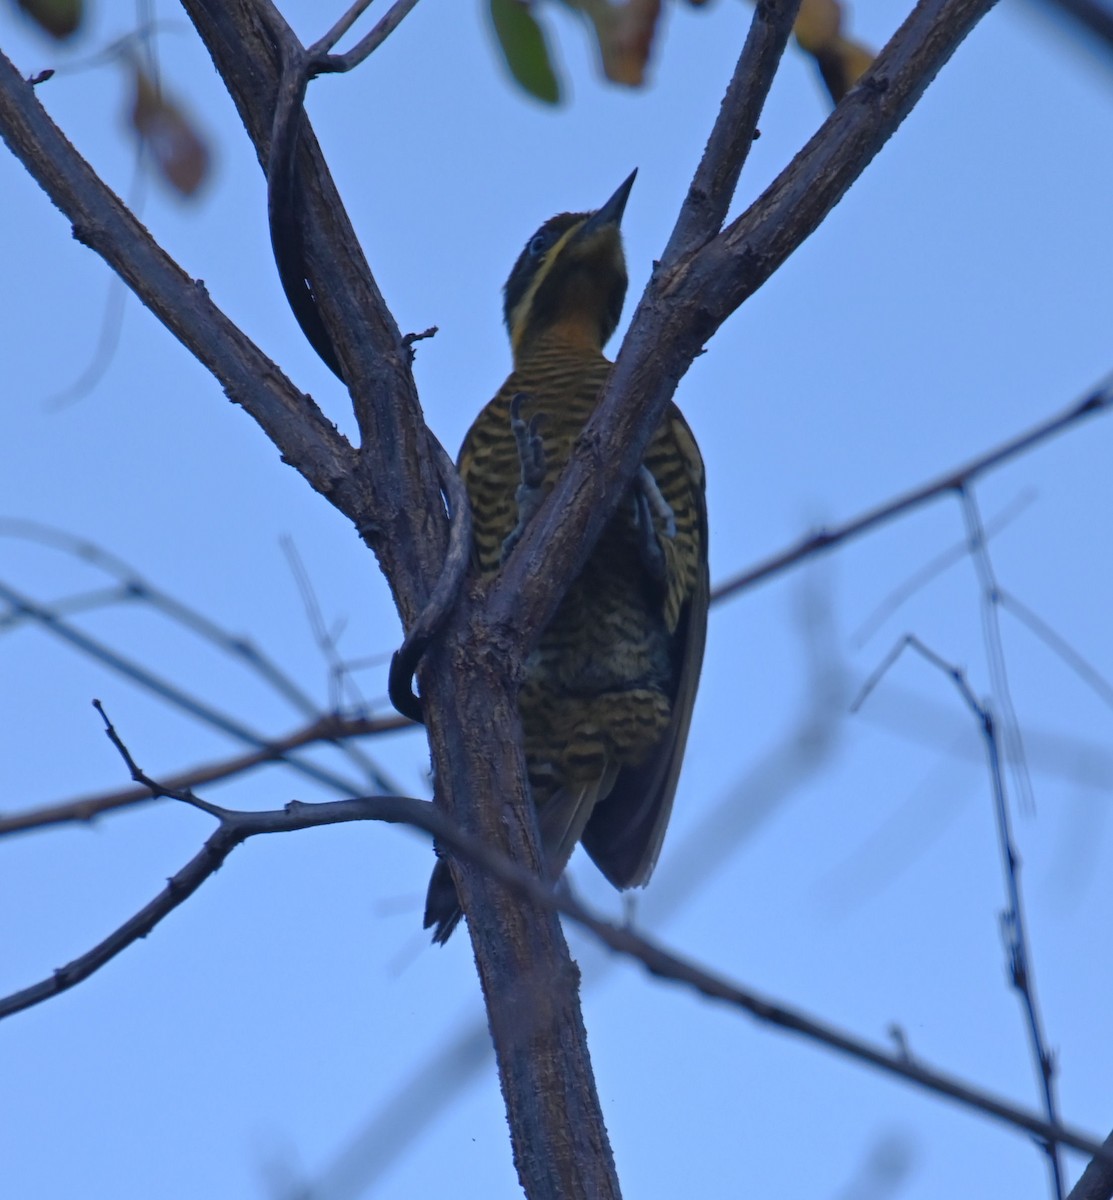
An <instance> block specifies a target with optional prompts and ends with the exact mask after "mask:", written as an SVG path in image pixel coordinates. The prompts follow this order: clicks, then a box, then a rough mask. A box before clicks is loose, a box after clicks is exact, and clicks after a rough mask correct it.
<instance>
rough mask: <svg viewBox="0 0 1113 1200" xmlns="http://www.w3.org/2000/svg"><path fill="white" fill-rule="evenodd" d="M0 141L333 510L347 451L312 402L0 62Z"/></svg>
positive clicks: (346, 469)
mask: <svg viewBox="0 0 1113 1200" xmlns="http://www.w3.org/2000/svg"><path fill="white" fill-rule="evenodd" d="M0 136H3V138H4V141H5V142H6V143H7V145H8V147H9V149H10V150H11V152H12V153H13V154H14V155H15V156H16V157H17V158H18V159H19V160H20V162H22V163H23V165H24V166H25V167H26V169H27V170H28V172H29V173H30V174H31V175H32V177H33V178H34V179H35V180H36V181H37V182H38V184H39V185H40V186H41V187H42V189H43V190H44V191H45V192H46V193H47V195H48V196H49V197H50V198H51V200H53V201H54V203H55V204H56V205H57V206H58V207H59V208H60V209H61V210H62V212H63V213H65V215H66V216H67V217H68V218H69V219H70V221H72V223H73V231H74V237H75V238H76V239H77V240H78V241H80V242H82V243H83V244H84V245H87V246H89V247H90V248H91V249H93V250H95V251H96V253H97V254H99V255H100V256H101V257H102V258H103V259H104V260H105V262H107V263H108V265H109V266H110V267H112V269H113V270H114V271H116V272H117V274H118V275H120V277H121V278H122V279H123V280H124V282H125V283H127V285H128V286H129V287H130V288H131V289H132V291H133V292H135V294H136V295H137V296H138V297H139V299H140V300H142V301H143V303H144V304H145V305H146V306H147V307H148V308H149V309H151V311H152V312H153V313H154V314H155V316H157V317H158V318H159V320H160V321H162V323H163V324H164V325H165V326H166V327H167V329H169V330H170V332H171V333H173V334H174V336H175V337H176V338H178V340H179V341H180V342H181V343H182V344H183V345H184V346H185V347H186V349H187V350H188V351H189V352H190V353H191V354H192V355H193V356H194V357H195V358H197V360H198V361H199V362H201V363H203V364H204V365H205V366H206V367H207V368H208V369H209V371H211V372H212V374H213V375H214V376H215V377H216V379H217V380H218V381H219V382H220V384H221V386H222V387H223V388H224V390H225V392H226V393H227V394H228V397H229V399H231V400H232V401H233V402H234V403H236V404H239V405H241V406H242V407H243V408H244V409H245V410H246V411H247V412H248V413H249V414H250V415H251V416H252V417H253V418H254V419H255V420H256V421H257V422H258V423H259V425H261V426H262V428H263V430H264V432H265V433H266V434H267V436H268V437H269V438H270V439H271V441H272V442H273V443H274V444H275V446H276V447H277V448H278V449H279V451H280V452H281V454H282V457H283V459H284V460H285V461H287V462H288V463H290V464H291V465H292V466H294V467H296V468H297V470H298V471H299V472H300V473H301V474H302V475H304V476H305V478H306V480H307V481H308V482H309V483H310V485H311V486H312V487H313V488H315V489H316V490H317V491H318V492H320V493H321V494H322V495H323V496H325V497H326V498H327V499H329V500H330V501H332V502H333V503H334V504H335V503H337V502H338V496H337V491H338V488H339V487H340V484H341V481H342V480H344V479H345V478H346V477H347V476H348V475H349V474H350V473H351V470H352V466H353V463H354V461H355V456H354V451H353V450H352V447H351V446H350V445H349V444H348V442H347V441H346V439H345V438H344V437H343V436H342V435H341V434H340V433H339V432H337V430H336V428H335V426H333V425H332V423H331V422H329V421H327V420H326V419H325V417H324V416H323V415H322V413H321V412H320V410H319V409H318V408H317V406H316V405H315V404H314V403H313V401H312V400H311V399H310V398H309V397H308V396H306V395H304V394H303V393H301V392H299V391H298V390H297V389H296V388H295V387H294V386H293V384H291V383H290V381H289V380H288V379H287V378H286V377H285V375H283V374H282V372H281V371H280V370H279V368H278V367H277V366H276V365H275V364H274V363H273V362H271V360H270V359H269V358H267V357H266V355H264V354H263V352H262V351H261V350H260V349H259V348H258V347H257V346H256V345H255V344H254V343H253V342H252V341H251V340H250V339H249V338H248V337H246V336H245V335H244V333H243V332H242V331H241V330H239V329H238V328H237V327H236V326H235V325H234V324H233V323H232V322H231V321H230V320H229V319H228V318H227V317H226V316H225V315H224V313H222V312H221V311H220V309H219V308H217V307H216V305H215V304H214V303H213V302H212V300H211V299H210V298H209V295H208V293H207V292H206V291H205V287H204V284H203V283H201V282H200V281H195V280H193V279H191V278H190V277H189V276H188V275H186V273H185V272H184V271H183V270H182V269H181V268H180V267H179V266H178V265H177V263H175V262H174V261H173V260H172V259H171V258H170V257H169V255H167V254H166V253H165V252H164V251H163V250H162V248H161V247H160V246H159V245H158V244H157V243H156V242H155V241H154V239H153V238H152V237H151V235H150V234H149V233H148V232H147V231H146V229H144V228H143V226H142V225H141V224H140V223H139V222H138V221H137V220H136V219H135V217H134V216H133V215H132V214H131V212H129V211H128V209H127V208H126V206H125V205H124V204H123V202H122V201H121V200H119V199H118V197H116V196H115V195H114V194H113V193H112V192H111V191H110V190H109V188H107V187H106V186H105V185H104V183H103V182H102V181H101V180H100V178H99V177H98V176H97V175H96V173H95V172H94V171H93V169H92V168H91V167H90V166H89V164H88V163H87V162H86V161H85V160H84V159H83V158H82V157H81V155H79V154H78V152H77V151H76V150H75V149H74V147H73V146H72V145H71V144H70V142H69V141H68V140H67V139H66V137H65V135H64V134H63V133H62V132H61V130H60V129H59V128H58V127H57V126H56V125H55V124H54V122H53V121H52V120H51V119H50V117H49V116H48V115H47V113H46V111H45V110H44V109H43V107H42V105H41V104H39V101H38V99H37V97H36V96H35V92H34V89H33V88H32V87H31V85H30V84H29V83H27V82H25V81H24V80H23V78H22V77H21V76H20V74H19V72H18V71H17V70H16V69H15V67H14V66H13V65H12V64H11V63H10V62H9V61H8V59H7V58H5V57H4V56H3V55H0Z"/></svg>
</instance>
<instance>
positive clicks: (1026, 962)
mask: <svg viewBox="0 0 1113 1200" xmlns="http://www.w3.org/2000/svg"><path fill="white" fill-rule="evenodd" d="M907 649H911V650H915V651H916V653H917V654H919V655H920V656H921V657H923V658H924V659H926V660H927V661H928V662H929V663H931V665H932V666H934V667H936V668H937V669H938V670H940V671H942V672H943V674H944V675H946V676H947V677H948V678H949V679H950V680H951V681H952V682H953V683H954V685H955V687H956V688H957V689H958V693H959V695H960V696H961V697H962V699H963V701H964V702H965V703H966V706H967V707H968V708H969V709H970V711H971V713H972V714H973V715H974V717H975V718H976V719H977V722H978V726H979V728H980V729H981V732H982V737H983V739H984V741H985V746H986V754H987V756H988V759H989V768H990V777H991V779H992V782H993V809H994V817H995V820H996V823H997V840H998V844H999V846H1000V849H1001V858H1002V866H1003V869H1004V875H1005V887H1006V891H1007V893H1008V906H1007V907H1006V909H1005V911H1004V912H1003V913H1002V914H1001V932H1002V937H1003V938H1004V942H1005V952H1006V954H1007V955H1008V967H1009V980H1010V982H1011V983H1012V986H1013V987H1014V988H1015V989H1016V992H1017V994H1018V995H1019V996H1020V1000H1021V1005H1022V1007H1023V1009H1024V1016H1025V1022H1026V1025H1027V1029H1028V1037H1029V1040H1030V1042H1031V1047H1032V1054H1033V1056H1034V1058H1035V1060H1036V1069H1037V1072H1038V1075H1039V1079H1040V1087H1041V1091H1042V1093H1043V1104H1044V1111H1045V1113H1046V1114H1047V1120H1048V1122H1049V1124H1052V1125H1054V1124H1057V1123H1058V1120H1059V1117H1058V1104H1057V1102H1056V1098H1055V1060H1054V1058H1053V1056H1052V1054H1051V1052H1050V1051H1049V1050H1048V1049H1047V1040H1046V1037H1045V1035H1044V1032H1043V1021H1042V1019H1041V1017H1040V1011H1039V1006H1038V1004H1037V1002H1036V990H1035V988H1036V984H1035V976H1034V973H1033V965H1032V955H1031V951H1030V949H1029V942H1028V930H1027V922H1026V920H1025V916H1024V905H1023V901H1022V898H1021V889H1020V857H1019V855H1018V853H1017V850H1016V844H1015V842H1014V841H1013V836H1012V823H1011V820H1010V817H1009V806H1008V799H1007V797H1006V795H1005V776H1004V769H1003V766H1002V762H1001V748H1000V745H999V742H998V735H997V722H996V719H995V717H994V714H993V712H992V711H991V710H990V708H989V707H988V706H987V705H985V704H984V703H982V702H980V701H979V700H978V698H977V696H975V694H974V691H973V689H972V688H971V687H970V684H969V682H968V681H967V679H966V676H965V674H964V673H963V672H962V671H961V670H960V669H959V668H958V667H956V666H955V665H954V664H953V663H949V662H947V661H946V659H944V658H943V657H942V656H941V655H939V654H937V653H936V652H935V651H934V650H932V649H931V648H930V647H928V646H926V645H925V644H924V643H923V642H922V641H921V640H920V639H919V638H918V637H915V636H914V635H906V636H905V637H904V638H903V639H902V640H901V641H899V642H898V643H897V644H896V646H894V647H893V650H892V651H891V652H890V653H889V655H887V656H886V658H885V660H884V661H883V662H882V664H881V665H880V667H878V669H877V670H876V671H874V672H873V674H872V675H871V676H870V678H869V679H868V680H867V681H866V683H865V685H864V686H863V688H862V691H861V692H860V693H859V696H858V698H857V700H856V701H855V702H854V705H853V707H854V708H857V707H859V706H860V705H861V704H862V702H863V701H864V700H865V698H866V697H867V696H868V695H869V693H870V692H871V691H872V690H873V688H874V687H876V685H877V684H878V682H879V681H880V680H881V678H882V676H883V675H884V674H885V673H886V672H887V671H888V670H889V668H890V667H892V665H893V664H894V663H895V662H896V660H897V659H898V658H899V657H900V655H901V654H902V653H903V652H904V651H905V650H907ZM1042 1144H1043V1147H1044V1150H1045V1152H1046V1153H1047V1156H1048V1164H1049V1169H1050V1172H1051V1180H1052V1186H1053V1188H1054V1190H1055V1195H1056V1197H1057V1198H1058V1200H1062V1197H1063V1194H1064V1184H1063V1172H1062V1164H1061V1162H1060V1161H1059V1153H1058V1145H1057V1143H1055V1142H1053V1141H1048V1140H1047V1139H1042Z"/></svg>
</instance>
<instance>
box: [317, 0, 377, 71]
mask: <svg viewBox="0 0 1113 1200" xmlns="http://www.w3.org/2000/svg"><path fill="white" fill-rule="evenodd" d="M371 3H372V0H355V3H354V4H353V5H352V6H351V7H350V8H349V9H348V11H347V12H346V13H344V15H343V16H342V17H340V18H339V19H338V20H337V21H336V23H335V24H334V25H333V27H332V28H331V29H330V30H329V31H328V33H326V34H325V36H324V37H323V38H321V39H320V40H319V41H316V42H314V43H313V45H312V46H310V47H309V54H310V57H311V58H318V57H319V56H321V55H324V54H328V52H329V51H330V50H331V49H332V48H333V46H335V45H336V43H337V42H338V41H340V39H341V38H342V37H343V36H344V34H346V33H347V32H348V30H349V29H351V27H352V26H353V25H354V24H355V23H356V22H357V21H358V20H359V18H360V17H362V16H363V14H364V13H365V12H366V11H367V10H368V9H369V8H370V7H371Z"/></svg>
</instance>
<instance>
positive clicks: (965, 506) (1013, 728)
mask: <svg viewBox="0 0 1113 1200" xmlns="http://www.w3.org/2000/svg"><path fill="white" fill-rule="evenodd" d="M958 496H959V500H960V502H961V504H962V518H963V522H964V524H965V526H966V542H967V546H968V547H969V550H970V557H971V558H972V559H973V561H974V571H975V573H976V575H977V577H978V586H979V591H980V595H981V613H982V641H983V644H984V645H985V655H986V661H987V662H988V664H989V683H990V688H991V691H992V694H993V698H994V701H995V705H996V708H997V711H998V712H999V713H1000V714H1001V716H1000V720H999V721H998V723H997V724H998V727H999V728H1000V731H1001V739H1002V741H1003V743H1004V746H1005V751H1006V754H1005V761H1006V762H1007V763H1008V764H1009V766H1010V767H1011V768H1012V774H1013V779H1014V780H1015V781H1016V787H1017V792H1018V793H1019V796H1020V803H1021V811H1022V812H1029V813H1030V812H1034V811H1035V807H1036V802H1035V797H1034V796H1033V794H1032V777H1031V775H1030V773H1029V771H1028V758H1027V755H1026V754H1025V752H1024V738H1023V736H1022V734H1021V732H1020V722H1019V721H1018V720H1017V716H1016V709H1015V707H1014V706H1013V700H1012V690H1011V688H1010V687H1009V670H1008V664H1007V662H1006V660H1005V648H1004V645H1003V644H1002V642H1001V623H1000V621H999V620H998V618H997V605H998V596H999V594H1000V588H999V586H998V584H997V574H996V572H995V571H994V569H993V562H992V560H991V559H990V557H989V540H988V538H987V537H986V533H985V528H984V527H983V525H982V514H981V511H980V510H979V508H978V503H977V501H976V500H975V498H974V492H973V489H972V488H971V487H970V486H969V485H967V484H964V485H963V486H962V487H961V488H959V490H958ZM1059 1200H1062V1198H1061V1197H1060V1198H1059Z"/></svg>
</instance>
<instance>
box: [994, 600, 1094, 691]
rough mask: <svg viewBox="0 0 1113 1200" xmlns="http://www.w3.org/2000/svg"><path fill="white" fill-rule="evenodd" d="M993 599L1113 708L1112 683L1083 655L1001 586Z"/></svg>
mask: <svg viewBox="0 0 1113 1200" xmlns="http://www.w3.org/2000/svg"><path fill="white" fill-rule="evenodd" d="M997 602H998V604H1000V605H1001V607H1002V608H1004V609H1006V610H1007V611H1008V612H1010V613H1012V615H1013V616H1014V617H1015V618H1016V619H1017V620H1018V621H1019V622H1020V623H1021V624H1022V625H1024V626H1026V627H1027V628H1028V629H1029V630H1030V631H1031V632H1032V633H1034V634H1035V635H1036V637H1037V638H1039V640H1040V641H1041V642H1043V643H1044V645H1045V646H1047V648H1048V649H1049V650H1050V651H1051V652H1052V653H1053V654H1055V655H1056V656H1057V657H1058V658H1060V659H1062V661H1063V662H1064V663H1066V665H1067V666H1068V667H1069V668H1070V669H1071V670H1072V671H1073V672H1074V673H1075V674H1076V675H1077V676H1078V678H1079V679H1081V680H1082V682H1083V683H1085V684H1086V685H1087V686H1088V687H1089V688H1091V689H1092V690H1093V691H1094V692H1095V693H1096V694H1097V696H1098V697H1099V698H1100V699H1101V700H1102V701H1103V702H1104V703H1105V704H1107V705H1109V707H1110V708H1113V682H1110V680H1108V679H1107V678H1106V677H1105V676H1104V675H1103V674H1102V673H1101V672H1100V671H1099V670H1098V669H1097V668H1096V667H1095V666H1094V665H1093V663H1091V662H1090V661H1089V660H1088V659H1087V658H1086V657H1085V655H1083V654H1081V653H1080V652H1079V651H1078V650H1076V649H1075V648H1074V647H1073V646H1072V645H1071V644H1070V643H1069V642H1068V641H1067V640H1066V638H1064V637H1063V635H1062V634H1060V633H1059V632H1058V631H1057V630H1055V629H1052V627H1051V626H1050V625H1048V623H1047V622H1046V621H1045V620H1044V619H1043V618H1042V617H1040V616H1037V615H1036V613H1034V612H1033V611H1032V610H1031V609H1030V608H1029V607H1028V605H1027V604H1025V603H1023V601H1021V600H1018V599H1017V597H1016V596H1014V595H1013V594H1012V593H1011V592H1008V591H1006V590H1005V589H1004V588H1000V587H999V588H998V589H997Z"/></svg>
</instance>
